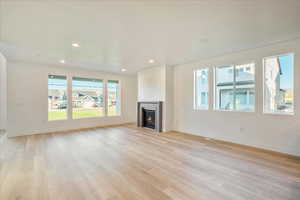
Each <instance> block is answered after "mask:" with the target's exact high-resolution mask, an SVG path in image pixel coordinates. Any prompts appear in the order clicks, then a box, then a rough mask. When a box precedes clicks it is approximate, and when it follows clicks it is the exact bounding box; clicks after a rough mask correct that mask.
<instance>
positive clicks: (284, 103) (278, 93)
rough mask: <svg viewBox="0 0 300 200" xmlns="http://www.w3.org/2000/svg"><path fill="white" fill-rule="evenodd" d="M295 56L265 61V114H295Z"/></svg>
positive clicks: (283, 56)
mask: <svg viewBox="0 0 300 200" xmlns="http://www.w3.org/2000/svg"><path fill="white" fill-rule="evenodd" d="M293 90H294V55H293V54H289V55H282V56H274V57H269V58H265V59H264V112H265V113H279V114H280V113H282V114H292V113H293V112H294V93H293Z"/></svg>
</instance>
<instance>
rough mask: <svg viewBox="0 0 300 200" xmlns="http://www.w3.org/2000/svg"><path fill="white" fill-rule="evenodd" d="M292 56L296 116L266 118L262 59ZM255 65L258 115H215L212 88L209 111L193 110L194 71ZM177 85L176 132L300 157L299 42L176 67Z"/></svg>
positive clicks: (270, 116) (271, 116) (231, 113)
mask: <svg viewBox="0 0 300 200" xmlns="http://www.w3.org/2000/svg"><path fill="white" fill-rule="evenodd" d="M290 52H294V53H295V69H294V77H295V84H294V91H295V94H294V96H295V97H294V99H295V115H294V116H285V115H272V114H263V113H262V112H263V87H262V86H263V75H262V74H263V70H262V58H263V57H267V56H272V55H278V54H284V53H290ZM252 61H255V63H256V112H254V113H248V112H228V111H227V112H226V111H225V112H222V111H214V110H213V92H212V87H210V109H209V110H208V111H201V110H197V111H196V110H193V70H194V69H197V68H201V67H211V69H212V68H213V67H214V66H218V65H224V64H225V65H226V64H240V63H245V62H252ZM210 75H211V77H212V70H211V74H210ZM174 85H175V88H174V95H175V98H174V100H175V106H174V111H175V117H174V129H175V130H178V131H182V132H187V133H191V134H194V135H201V136H206V137H211V138H216V139H220V140H224V141H230V142H234V143H239V144H245V145H250V146H254V147H259V148H263V149H268V150H273V151H278V152H283V153H288V154H293V155H298V156H300V101H299V98H300V40H294V41H289V42H284V43H280V44H276V45H272V46H267V47H263V48H257V49H252V50H247V51H243V52H238V53H233V54H228V55H224V56H221V57H217V58H212V59H208V60H203V61H201V62H198V63H192V64H185V65H180V66H176V67H175V68H174ZM210 86H213V82H212V79H211V80H210Z"/></svg>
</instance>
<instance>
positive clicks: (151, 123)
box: [143, 109, 155, 129]
mask: <svg viewBox="0 0 300 200" xmlns="http://www.w3.org/2000/svg"><path fill="white" fill-rule="evenodd" d="M143 126H144V127H147V128H152V129H155V110H147V109H143Z"/></svg>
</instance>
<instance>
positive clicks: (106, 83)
mask: <svg viewBox="0 0 300 200" xmlns="http://www.w3.org/2000/svg"><path fill="white" fill-rule="evenodd" d="M108 81H118V83H119V101H120V111H119V113H118V114H117V115H108V89H107V85H108ZM105 116H106V117H121V116H122V85H121V80H119V79H107V80H106V82H105Z"/></svg>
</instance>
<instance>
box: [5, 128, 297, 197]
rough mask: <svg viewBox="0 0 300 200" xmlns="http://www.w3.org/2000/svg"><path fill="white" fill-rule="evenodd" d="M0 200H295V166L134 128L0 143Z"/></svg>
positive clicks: (291, 160) (276, 157)
mask: <svg viewBox="0 0 300 200" xmlns="http://www.w3.org/2000/svg"><path fill="white" fill-rule="evenodd" d="M0 199H1V200H2V199H3V200H10V199H22V200H27V199H28V200H60V199H61V200H65V199H71V200H77V199H78V200H82V199H88V200H93V199H95V200H96V199H97V200H98V199H104V200H116V199H125V200H126V199H129V200H140V199H143V200H153V199H159V200H164V199H166V200H169V199H177V200H185V199H187V200H188V199H195V200H201V199H209V200H219V199H220V200H226V199H228V200H235V199H237V200H243V199H245V200H252V199H253V200H260V199H262V200H268V199H272V200H277V199H278V200H283V199H284V200H299V199H300V160H299V159H297V158H295V157H290V156H285V155H282V154H276V153H269V152H268V151H261V150H256V149H254V148H248V147H244V146H242V145H235V144H231V143H227V142H222V141H216V140H206V139H205V138H202V137H198V136H192V135H188V134H183V133H178V132H168V133H160V134H157V133H153V132H152V131H151V130H147V129H142V128H137V127H135V126H134V125H123V126H113V127H105V128H94V129H84V130H79V131H67V132H63V133H49V134H46V135H32V136H24V137H17V138H9V139H3V138H2V140H1V141H0Z"/></svg>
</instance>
